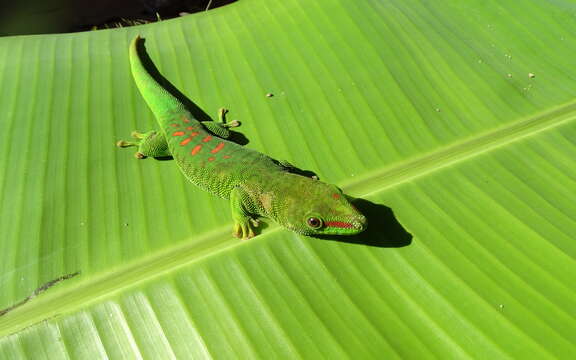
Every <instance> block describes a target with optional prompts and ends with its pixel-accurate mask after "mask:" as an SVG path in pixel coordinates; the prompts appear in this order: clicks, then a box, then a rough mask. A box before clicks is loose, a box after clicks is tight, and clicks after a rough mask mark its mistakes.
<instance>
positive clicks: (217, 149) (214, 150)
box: [210, 142, 225, 154]
mask: <svg viewBox="0 0 576 360" xmlns="http://www.w3.org/2000/svg"><path fill="white" fill-rule="evenodd" d="M224 145H225V144H224V142H219V143H218V145H216V147H215V148H214V149H212V151H210V152H211V153H212V154H216V153H217V152H218V151H220V150H222V148H223V147H224Z"/></svg>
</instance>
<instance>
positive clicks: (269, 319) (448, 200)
mask: <svg viewBox="0 0 576 360" xmlns="http://www.w3.org/2000/svg"><path fill="white" fill-rule="evenodd" d="M574 11H575V7H574V4H573V3H571V2H568V1H536V0H534V1H522V2H513V1H504V2H502V1H485V0H468V1H456V0H454V1H443V2H429V1H404V0H402V1H400V0H398V1H396V0H371V1H369V0H365V1H349V0H322V1H302V0H284V1H274V2H270V1H264V0H242V1H239V2H237V3H234V4H232V5H229V6H226V7H223V8H219V9H215V10H212V11H209V12H206V13H201V14H194V15H191V16H186V17H184V18H180V19H176V20H170V21H163V22H160V23H156V24H151V25H146V26H138V27H132V28H126V29H115V30H107V31H95V32H87V33H78V34H64V35H42V36H26V37H7V38H1V39H0V84H1V87H0V199H1V203H0V249H2V251H1V252H0V289H1V291H0V313H1V314H2V315H1V316H0V358H1V359H21V358H34V359H43V358H51V359H60V358H61V359H97V358H113V359H130V358H149V359H168V358H179V359H180V358H210V357H214V358H242V359H247V358H265V359H268V358H275V357H280V358H314V359H315V358H322V357H324V358H329V359H335V358H345V357H348V358H356V359H358V358H378V359H382V358H386V359H388V358H418V359H421V358H434V357H437V358H458V359H462V358H487V359H488V358H489V359H495V358H498V359H501V358H538V359H546V358H570V357H571V355H572V356H573V354H575V353H576V321H575V320H576V289H575V286H574V279H576V261H575V257H576V216H575V215H574V214H576V194H575V191H574V189H575V186H576V101H575V99H574V97H575V95H576V66H575V64H576V62H575V57H574V54H576V38H575V35H574V34H576V20H575V17H574ZM137 34H140V35H142V36H143V37H145V38H146V40H147V41H146V46H147V49H148V52H149V54H150V57H151V58H152V60H153V61H154V62H155V64H156V66H157V67H158V69H159V70H160V71H161V72H162V74H163V75H164V76H165V77H166V78H167V79H168V80H170V81H171V82H172V83H173V84H174V85H175V86H176V87H177V88H178V89H180V90H181V91H182V92H183V93H184V94H185V95H186V96H187V97H189V98H190V99H191V100H192V101H194V102H195V103H196V104H197V105H198V106H199V107H201V108H202V109H203V110H204V111H205V112H207V113H209V114H214V113H215V112H216V110H217V109H218V108H219V107H222V106H224V107H227V108H229V109H230V110H231V113H230V115H231V117H232V118H236V119H239V120H241V121H242V124H243V125H242V127H241V128H240V129H239V131H241V132H242V133H243V134H244V135H245V136H246V138H247V139H248V140H249V143H248V144H247V145H246V146H247V147H249V148H252V149H257V150H259V151H262V152H264V153H266V154H269V155H270V156H272V157H274V158H276V159H286V160H288V161H290V162H291V163H294V164H295V165H297V166H298V167H300V168H303V169H309V170H313V171H315V172H316V173H317V174H318V175H319V176H320V178H321V179H323V180H325V181H327V182H331V183H335V184H338V185H339V186H341V187H343V189H344V190H345V191H346V192H347V193H349V194H351V195H353V196H355V197H359V198H361V199H362V200H359V201H358V206H359V208H360V209H362V210H363V211H364V212H366V213H367V215H368V218H369V221H370V225H369V230H368V231H367V232H365V233H363V234H362V235H360V236H356V237H352V238H347V239H344V238H343V239H342V240H347V241H336V240H334V239H315V238H308V237H302V236H298V235H295V234H294V233H291V232H289V231H286V230H284V229H281V228H279V227H278V226H276V225H274V224H269V225H268V226H267V227H266V228H264V229H263V230H262V234H261V235H259V236H258V237H256V238H255V239H252V240H250V241H245V242H243V241H239V240H237V239H234V238H232V237H231V218H230V215H229V212H230V211H229V205H228V204H227V202H226V201H224V200H221V199H217V198H215V197H212V196H211V195H209V194H207V193H204V192H202V191H201V190H199V189H197V188H195V187H194V186H193V185H191V184H189V183H188V182H187V181H186V180H185V179H184V177H183V176H182V175H181V174H180V173H179V171H178V169H177V167H176V166H175V164H174V163H173V162H172V161H154V160H144V161H137V160H135V159H134V158H133V156H132V153H131V152H130V151H126V150H120V149H117V148H115V146H114V144H115V142H116V141H117V140H118V139H120V138H126V137H127V136H128V135H129V133H130V132H131V131H132V130H134V129H139V130H147V129H150V128H153V127H154V126H155V123H154V119H153V117H152V114H151V113H150V111H149V110H148V108H147V107H146V105H145V103H144V101H143V100H142V99H141V97H140V95H139V94H138V92H137V89H136V87H135V85H134V83H133V81H132V79H131V75H130V71H129V65H128V58H127V48H128V44H129V42H130V40H131V39H133V38H134V36H136V35H137ZM267 94H273V95H274V96H272V97H270V96H266V95H267ZM386 207H388V208H390V209H391V211H390V210H389V209H388V208H386ZM392 212H393V214H394V215H392ZM394 216H395V217H394ZM2 309H4V310H2Z"/></svg>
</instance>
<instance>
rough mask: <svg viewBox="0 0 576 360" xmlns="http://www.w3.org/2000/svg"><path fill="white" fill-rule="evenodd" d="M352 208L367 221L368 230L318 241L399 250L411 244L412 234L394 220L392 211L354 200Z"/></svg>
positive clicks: (321, 237) (365, 201)
mask: <svg viewBox="0 0 576 360" xmlns="http://www.w3.org/2000/svg"><path fill="white" fill-rule="evenodd" d="M354 206H356V208H357V209H358V210H360V212H361V213H362V214H364V216H366V218H367V219H368V228H367V229H366V230H365V231H363V232H362V233H360V234H357V235H352V236H338V235H334V236H317V237H318V238H320V239H325V240H330V241H339V242H346V243H351V244H363V245H368V246H376V247H383V248H399V247H404V246H408V245H410V244H411V243H412V234H410V233H409V232H408V231H406V230H405V229H404V228H403V227H402V225H400V223H399V222H398V220H396V217H395V216H394V212H393V211H392V209H390V208H389V207H387V206H385V205H379V204H375V203H373V202H371V201H368V200H364V199H355V200H354Z"/></svg>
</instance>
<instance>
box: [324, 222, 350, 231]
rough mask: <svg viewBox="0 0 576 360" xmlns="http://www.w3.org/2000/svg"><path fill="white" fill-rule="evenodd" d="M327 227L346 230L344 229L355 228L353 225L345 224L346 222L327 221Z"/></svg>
mask: <svg viewBox="0 0 576 360" xmlns="http://www.w3.org/2000/svg"><path fill="white" fill-rule="evenodd" d="M326 226H328V227H337V228H344V229H349V228H351V227H353V225H352V224H350V223H347V222H344V221H326Z"/></svg>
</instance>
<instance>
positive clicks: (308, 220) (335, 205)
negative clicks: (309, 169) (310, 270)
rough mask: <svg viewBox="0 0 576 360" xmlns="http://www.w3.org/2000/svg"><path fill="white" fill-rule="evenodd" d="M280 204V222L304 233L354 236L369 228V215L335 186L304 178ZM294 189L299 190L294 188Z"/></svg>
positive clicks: (283, 197)
mask: <svg viewBox="0 0 576 360" xmlns="http://www.w3.org/2000/svg"><path fill="white" fill-rule="evenodd" d="M300 178H301V179H302V180H301V181H299V182H300V184H298V186H297V187H296V188H294V187H293V188H292V189H293V191H291V192H290V193H291V195H290V196H286V193H285V194H284V196H281V197H280V198H282V199H284V201H282V204H281V206H279V215H280V216H279V219H278V220H277V221H278V222H279V223H280V224H281V225H283V226H285V227H287V228H288V229H290V230H293V231H295V232H297V233H300V234H304V235H354V234H357V233H360V232H362V231H364V230H365V229H366V226H367V221H366V217H365V216H364V215H362V214H361V213H360V212H359V211H358V209H356V208H355V207H354V205H352V204H351V203H350V200H349V198H348V197H347V196H346V195H344V193H343V192H342V190H340V189H339V188H338V187H336V186H335V185H331V184H326V183H323V182H321V181H319V180H313V179H309V178H304V177H301V176H300ZM294 189H297V190H296V191H294Z"/></svg>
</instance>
